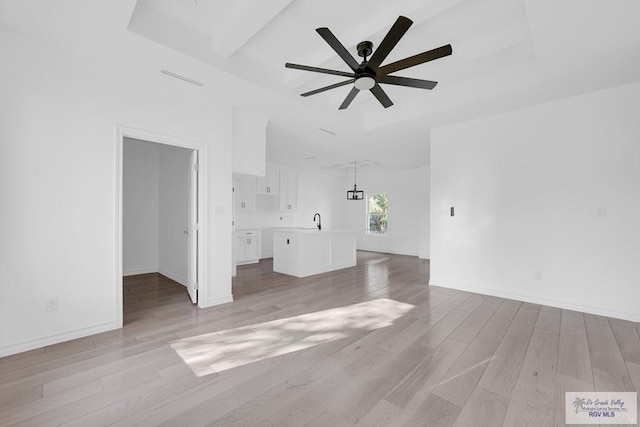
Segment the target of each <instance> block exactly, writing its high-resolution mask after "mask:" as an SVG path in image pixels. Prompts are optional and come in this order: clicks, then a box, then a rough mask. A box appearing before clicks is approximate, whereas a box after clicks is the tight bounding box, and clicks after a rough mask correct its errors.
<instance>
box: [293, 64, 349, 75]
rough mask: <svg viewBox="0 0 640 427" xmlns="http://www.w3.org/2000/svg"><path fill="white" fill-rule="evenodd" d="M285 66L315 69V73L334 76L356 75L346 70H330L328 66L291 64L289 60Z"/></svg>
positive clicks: (307, 69)
mask: <svg viewBox="0 0 640 427" xmlns="http://www.w3.org/2000/svg"><path fill="white" fill-rule="evenodd" d="M284 66H285V67H287V68H293V69H296V70H302V71H313V72H314V73H323V74H332V75H334V76H344V77H354V76H355V74H353V73H347V72H346V71H338V70H329V69H328V68H319V67H309V66H308V65H298V64H291V63H289V62H287V63H286V64H284Z"/></svg>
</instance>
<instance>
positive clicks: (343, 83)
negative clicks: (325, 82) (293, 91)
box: [300, 79, 356, 96]
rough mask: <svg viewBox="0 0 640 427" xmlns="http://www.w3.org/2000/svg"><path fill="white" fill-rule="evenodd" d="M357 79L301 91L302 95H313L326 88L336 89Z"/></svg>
mask: <svg viewBox="0 0 640 427" xmlns="http://www.w3.org/2000/svg"><path fill="white" fill-rule="evenodd" d="M355 80H356V79H350V80H345V81H343V82H340V83H336V84H333V85H329V86H325V87H321V88H320V89H316V90H312V91H310V92H305V93H301V94H300V96H311V95H315V94H316V93H320V92H324V91H326V90H330V89H335V88H337V87H340V86H346V85H348V84H349V83H353V82H354V81H355Z"/></svg>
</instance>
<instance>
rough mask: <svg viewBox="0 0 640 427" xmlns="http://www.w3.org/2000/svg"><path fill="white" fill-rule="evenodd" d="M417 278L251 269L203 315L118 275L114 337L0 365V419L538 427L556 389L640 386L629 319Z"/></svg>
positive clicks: (413, 266)
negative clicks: (120, 314)
mask: <svg viewBox="0 0 640 427" xmlns="http://www.w3.org/2000/svg"><path fill="white" fill-rule="evenodd" d="M428 278H429V263H428V261H425V260H419V259H417V258H415V257H407V256H398V255H388V254H378V253H372V252H359V253H358V265H357V266H356V267H354V268H349V269H344V270H340V271H336V272H332V273H326V274H321V275H317V276H313V277H309V278H304V279H296V278H293V277H290V276H286V275H282V274H278V273H273V271H272V262H271V260H263V261H262V262H260V264H256V265H247V266H241V267H239V268H238V276H237V277H236V278H235V279H234V283H233V293H234V298H235V302H233V303H230V304H225V305H222V306H218V307H213V308H209V309H204V310H203V309H198V308H197V307H195V306H193V305H192V304H191V303H190V301H189V298H188V296H187V293H186V291H185V289H184V287H182V286H180V285H178V284H177V283H175V282H173V281H171V280H169V279H167V278H165V277H163V276H160V275H157V274H150V275H141V276H135V277H131V278H127V279H126V280H125V284H124V295H125V300H124V301H125V304H124V313H125V315H124V320H125V322H124V323H125V326H124V328H123V329H121V330H118V331H111V332H107V333H103V334H99V335H94V336H91V337H86V338H82V339H78V340H74V341H69V342H66V343H62V344H58V345H53V346H49V347H45V348H41V349H37V350H33V351H29V352H25V353H21V354H17V355H14V356H9V357H5V358H2V359H0V425H2V426H6V425H20V426H57V425H72V426H91V427H93V426H107V425H116V426H132V425H142V426H158V425H167V426H204V425H213V426H227V425H234V426H260V427H280V426H331V427H349V426H367V427H368V426H503V425H504V426H516V425H523V426H524V425H526V426H550V425H564V393H565V392H566V391H589V390H596V391H606V390H618V391H636V390H638V389H639V388H640V335H639V331H640V325H638V324H636V323H633V322H626V321H621V320H616V319H608V318H605V317H601V316H593V315H588V314H583V313H578V312H572V311H567V310H560V309H556V308H551V307H545V306H539V305H535V304H529V303H521V302H518V301H513V300H506V299H501V298H496V297H488V296H483V295H476V294H471V293H467V292H459V291H455V290H450V289H444V288H438V287H433V286H432V287H429V286H428V285H427V283H428Z"/></svg>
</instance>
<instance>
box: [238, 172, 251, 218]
mask: <svg viewBox="0 0 640 427" xmlns="http://www.w3.org/2000/svg"><path fill="white" fill-rule="evenodd" d="M233 199H234V203H235V208H236V212H241V211H253V210H255V208H256V179H255V178H254V177H252V176H247V175H236V174H233Z"/></svg>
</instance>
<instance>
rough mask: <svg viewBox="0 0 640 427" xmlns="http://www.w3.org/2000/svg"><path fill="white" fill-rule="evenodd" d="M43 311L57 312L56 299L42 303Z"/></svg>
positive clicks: (49, 299) (48, 299)
mask: <svg viewBox="0 0 640 427" xmlns="http://www.w3.org/2000/svg"><path fill="white" fill-rule="evenodd" d="M44 311H58V298H47V299H46V300H45V302H44Z"/></svg>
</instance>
